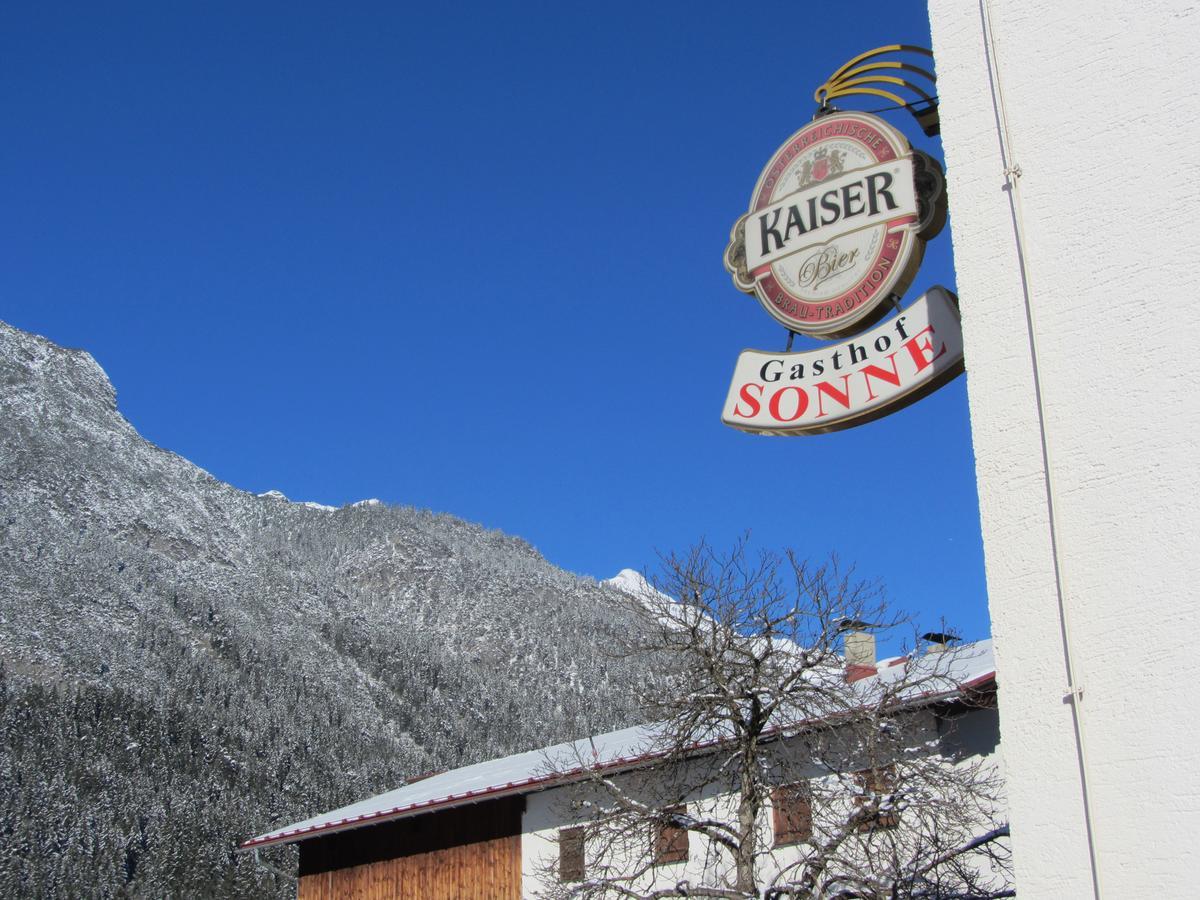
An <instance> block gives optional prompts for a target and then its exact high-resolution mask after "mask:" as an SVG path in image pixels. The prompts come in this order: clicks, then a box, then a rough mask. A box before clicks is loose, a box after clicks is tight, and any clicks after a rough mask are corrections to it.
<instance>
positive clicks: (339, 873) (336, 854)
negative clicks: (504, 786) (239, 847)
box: [297, 798, 523, 900]
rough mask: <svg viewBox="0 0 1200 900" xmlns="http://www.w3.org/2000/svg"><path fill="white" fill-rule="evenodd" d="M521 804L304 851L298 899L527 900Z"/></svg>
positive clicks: (441, 816)
mask: <svg viewBox="0 0 1200 900" xmlns="http://www.w3.org/2000/svg"><path fill="white" fill-rule="evenodd" d="M522 809H523V802H522V800H521V798H509V799H505V800H494V801H491V802H489V803H479V804H473V805H471V806H467V807H460V808H458V809H453V810H446V811H444V812H436V813H427V814H425V815H418V816H413V817H412V818H408V819H401V820H399V821H397V822H389V823H386V824H383V825H375V826H369V827H366V828H358V829H354V830H352V831H344V832H340V833H338V834H333V835H329V836H328V837H323V838H314V839H313V840H310V841H304V842H302V843H301V844H300V883H299V887H298V889H297V898H298V900H347V898H354V900H393V898H405V900H408V898H413V900H417V898H419V900H519V898H520V896H521V812H522Z"/></svg>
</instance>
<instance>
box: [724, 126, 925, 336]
mask: <svg viewBox="0 0 1200 900" xmlns="http://www.w3.org/2000/svg"><path fill="white" fill-rule="evenodd" d="M942 184H943V182H942V178H941V172H940V169H939V168H938V166H937V163H936V162H934V161H933V160H932V159H931V158H930V157H928V156H926V155H925V154H917V153H914V151H913V149H912V148H911V147H910V146H909V144H908V141H907V140H906V139H905V137H904V135H902V134H901V133H900V132H898V131H896V130H895V129H894V128H892V127H891V126H890V125H888V124H887V123H886V122H884V121H883V120H882V119H879V118H876V117H875V116H872V115H868V114H866V113H833V114H830V115H827V116H823V117H822V118H819V119H817V120H816V121H814V122H812V123H811V124H810V125H807V126H805V127H804V128H801V129H800V130H799V131H797V132H796V133H795V134H794V135H792V136H791V137H790V138H788V140H787V141H786V142H785V143H784V144H783V146H782V147H780V148H779V149H778V150H776V151H775V154H774V156H772V157H771V160H770V162H768V163H767V166H766V168H765V169H763V171H762V174H761V175H760V176H759V178H758V183H757V184H756V185H755V187H754V193H753V194H752V195H751V200H750V211H749V212H748V213H747V214H746V215H744V216H742V218H740V219H739V220H738V221H737V223H736V224H735V225H734V227H733V230H732V232H731V234H730V244H729V247H728V249H727V250H726V251H725V266H726V268H727V269H728V270H729V272H730V274H731V275H732V276H733V281H734V284H736V285H737V286H738V288H739V289H740V290H743V291H745V292H747V293H753V294H754V295H755V296H756V297H757V298H758V301H759V302H760V303H761V304H762V305H763V308H764V309H766V311H767V312H768V313H770V314H771V315H772V316H774V317H775V319H777V320H778V321H779V322H780V323H781V324H782V325H783V326H784V327H786V328H788V329H790V330H792V331H797V332H801V333H803V334H808V335H813V336H817V337H840V336H844V335H847V334H853V333H854V332H855V331H857V330H860V329H861V328H863V327H866V326H867V325H870V324H871V323H872V322H873V321H875V320H876V319H878V318H879V316H880V315H882V314H883V313H885V312H886V311H887V309H888V305H887V304H885V303H884V301H886V300H887V299H888V298H889V297H890V296H891V295H893V294H895V295H902V294H903V293H904V291H905V290H906V289H907V288H908V286H909V284H910V283H911V282H912V279H913V276H914V275H915V274H916V271H917V268H918V267H919V266H920V264H921V257H922V255H923V251H924V246H925V241H926V240H928V239H929V238H931V237H933V236H934V235H935V234H937V232H938V231H939V230H940V229H941V226H942V223H943V222H944V221H945V207H944V200H943V191H942Z"/></svg>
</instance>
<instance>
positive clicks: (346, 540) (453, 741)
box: [0, 323, 659, 897]
mask: <svg viewBox="0 0 1200 900" xmlns="http://www.w3.org/2000/svg"><path fill="white" fill-rule="evenodd" d="M0 422H2V423H3V426H2V427H0V577H2V578H3V583H4V585H5V590H4V592H3V593H2V594H0V778H3V779H4V783H5V784H6V786H9V787H8V789H6V790H5V791H3V792H0V835H3V837H0V896H81V895H83V896H99V897H106V896H145V897H161V896H178V895H189V896H199V895H203V896H212V895H220V896H244V897H273V896H289V895H290V892H291V891H293V890H294V887H293V886H292V885H290V884H288V883H287V882H286V881H285V880H283V879H279V878H277V877H276V876H275V875H273V874H272V873H271V872H270V871H269V870H268V869H265V868H261V867H256V866H255V865H254V864H253V861H252V860H250V859H249V858H246V857H241V856H238V857H234V856H233V855H232V854H231V852H230V851H231V848H232V846H233V844H234V842H235V841H236V840H238V839H241V838H244V837H245V836H246V835H248V834H251V833H256V832H258V831H261V830H262V829H263V828H266V827H270V826H272V825H273V824H276V823H281V822H286V821H295V820H297V819H300V818H304V817H305V816H307V815H311V814H312V813H313V812H315V811H318V810H321V809H329V808H332V807H334V806H338V805H341V804H343V803H346V802H349V801H352V800H354V799H358V798H361V797H365V796H369V795H371V794H374V793H378V792H380V791H383V790H387V789H390V788H393V787H395V786H396V785H398V784H400V783H402V782H403V780H404V779H405V778H406V777H408V776H411V775H412V774H414V773H416V772H424V771H429V770H431V769H438V768H452V767H455V766H459V765H463V764H465V763H469V762H472V761H476V760H481V759H487V758H491V757H495V756H500V755H505V754H508V753H512V752H517V751H520V750H525V749H529V748H531V747H538V746H545V745H547V744H550V743H553V742H555V741H558V740H563V739H568V738H574V737H579V736H582V735H584V734H587V733H590V732H592V731H596V730H606V729H611V728H614V727H619V726H622V725H626V724H630V723H632V722H634V721H636V720H637V718H638V712H637V708H638V697H639V696H641V695H643V694H644V693H645V691H646V690H648V689H649V688H650V687H651V686H652V684H653V683H654V680H655V679H656V678H658V677H659V676H658V675H656V674H655V673H654V672H653V671H651V670H650V668H649V665H648V664H645V663H637V662H634V661H631V660H627V659H620V658H613V657H610V656H607V655H606V654H605V652H604V648H605V647H607V646H612V645H613V644H614V643H616V642H618V641H619V640H620V639H621V638H622V637H623V636H624V635H626V634H628V633H630V632H631V630H635V629H636V628H637V627H638V625H637V620H636V618H635V617H634V616H633V615H632V613H631V612H630V610H629V609H628V605H627V600H626V599H625V597H624V594H622V593H621V592H619V591H617V590H614V589H613V587H611V586H608V585H604V584H600V583H597V582H595V581H593V580H591V579H585V578H579V577H577V576H575V575H572V574H570V573H567V572H564V571H562V570H561V569H557V568H555V567H554V566H552V565H550V564H549V563H548V562H546V560H545V559H543V558H542V556H541V555H540V554H539V553H538V552H537V551H536V550H535V549H534V548H533V547H532V546H530V545H529V544H528V543H527V542H526V541H523V540H521V539H519V538H516V537H512V536H510V535H506V534H503V533H501V532H498V531H494V530H489V529H486V528H483V527H481V526H479V525H475V524H472V523H469V522H465V521H463V520H461V519H457V518H455V517H453V516H448V515H440V514H434V513H430V512H427V511H424V510H418V509H412V508H409V507H400V506H388V505H385V504H382V503H380V501H378V500H365V501H360V502H358V503H355V504H351V505H347V506H343V507H340V508H337V509H335V510H331V509H327V508H324V505H323V504H315V503H312V502H311V501H310V502H308V503H305V502H301V503H293V502H291V501H287V499H286V498H285V497H283V495H282V494H279V493H278V492H266V496H255V495H253V494H249V493H246V492H244V491H241V490H238V489H236V488H234V487H232V486H230V485H228V484H224V483H223V482H221V481H219V480H217V479H216V478H214V477H213V476H212V475H210V474H209V473H207V472H205V471H204V470H202V469H200V468H199V467H197V466H195V465H193V464H192V463H190V462H188V461H187V460H185V459H183V458H182V457H180V456H178V455H176V454H174V453H171V452H169V451H167V450H163V449H162V448H159V447H156V446H154V445H153V444H151V443H149V442H148V441H146V440H145V439H143V438H142V437H141V436H140V435H138V434H137V432H136V430H135V429H134V428H133V427H132V426H131V425H130V424H129V423H128V422H127V421H126V420H125V419H124V418H123V417H122V416H121V415H120V413H119V412H118V409H117V403H116V392H115V391H114V389H113V387H112V385H111V383H110V382H109V380H108V378H107V377H106V376H105V374H104V372H103V370H102V369H101V368H100V366H99V365H98V364H97V363H96V361H95V360H94V359H93V358H92V357H91V356H90V355H89V354H87V353H86V352H83V351H78V350H67V349H64V348H62V347H58V346H56V345H54V344H53V343H51V342H50V341H47V340H45V339H44V338H41V337H38V336H35V335H31V334H28V333H25V332H22V331H19V330H18V329H15V328H12V327H10V326H7V325H4V324H2V323H0ZM275 863H276V864H277V865H279V866H282V867H283V868H285V869H286V868H287V867H288V861H287V860H286V859H278V860H275Z"/></svg>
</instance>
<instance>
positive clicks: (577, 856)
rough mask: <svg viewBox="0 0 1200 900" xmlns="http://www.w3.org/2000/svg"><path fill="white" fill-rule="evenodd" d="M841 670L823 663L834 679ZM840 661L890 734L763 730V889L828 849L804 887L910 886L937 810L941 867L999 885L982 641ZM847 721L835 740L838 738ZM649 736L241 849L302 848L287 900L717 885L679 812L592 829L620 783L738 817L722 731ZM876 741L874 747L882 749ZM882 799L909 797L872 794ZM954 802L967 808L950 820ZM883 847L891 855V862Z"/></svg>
mask: <svg viewBox="0 0 1200 900" xmlns="http://www.w3.org/2000/svg"><path fill="white" fill-rule="evenodd" d="M854 668H857V669H862V668H870V669H871V670H872V673H873V674H869V675H868V674H865V673H857V672H854V671H852V670H853V669H854ZM842 672H843V670H840V669H839V670H837V672H835V673H832V674H833V675H834V677H835V679H836V680H838V681H841V680H843V679H842ZM844 672H845V678H846V680H847V681H852V682H854V683H855V685H856V686H855V687H854V688H851V687H850V686H849V685H847V686H846V687H844V688H840V689H839V692H845V691H849V690H855V691H858V690H859V689H861V696H862V697H863V698H868V699H870V698H874V699H876V700H878V699H879V698H882V697H890V698H894V700H895V702H892V701H890V700H889V701H888V703H887V706H886V707H885V708H886V710H887V712H886V715H885V716H884V718H883V719H880V720H878V721H876V720H874V719H870V720H868V722H869V724H868V730H875V732H876V734H878V727H879V725H880V724H882V723H885V722H886V723H887V724H886V728H887V729H888V731H889V732H890V733H892V734H894V736H896V737H898V738H900V740H899V742H898V743H897V742H895V741H889V740H888V738H886V737H884V738H881V739H880V740H879V742H878V744H879V746H878V747H877V746H874V743H875V742H874V741H872V742H871V743H872V745H873V746H870V747H868V746H865V745H864V743H863V741H862V738H863V737H864V731H863V730H862V729H860V728H858V727H857V726H854V727H852V728H850V729H847V727H846V726H845V725H844V724H841V723H842V722H844V721H845V720H844V718H843V717H844V715H845V712H844V708H843V707H839V708H842V709H843V713H842V714H841V717H833V718H829V719H826V718H822V719H816V720H811V721H806V722H803V723H798V724H794V725H790V726H788V727H787V728H786V729H775V730H773V732H772V735H773V736H772V737H770V738H768V739H765V743H764V746H765V747H766V750H765V751H764V752H763V753H762V756H761V757H758V758H759V760H760V762H761V764H762V765H763V766H764V767H765V768H766V769H769V770H770V772H771V773H773V774H772V777H771V780H770V781H769V783H770V784H771V785H772V786H773V787H772V791H771V798H770V801H769V802H768V804H767V806H766V808H765V809H764V811H763V815H761V816H760V817H759V819H758V820H757V821H756V823H755V824H756V827H755V834H756V844H757V847H758V848H759V852H758V859H757V872H758V875H759V882H760V884H761V883H766V882H769V880H770V879H771V878H772V877H774V876H775V875H776V874H777V873H779V872H780V871H781V870H783V869H785V867H788V866H790V865H792V864H794V863H798V862H801V861H803V860H806V859H811V858H812V857H813V855H814V854H818V853H820V852H821V849H822V848H826V849H827V850H828V852H829V858H830V859H831V860H832V862H831V863H830V864H829V865H828V866H827V867H826V868H824V869H822V871H821V875H820V877H819V878H818V880H817V881H816V884H817V885H819V886H820V888H821V889H822V891H823V892H824V893H823V894H822V895H823V896H825V895H828V896H843V893H842V892H843V890H847V889H850V890H854V891H855V892H854V893H852V894H850V895H851V896H891V887H890V886H889V885H890V884H892V883H894V879H895V878H896V876H897V875H898V876H899V878H900V879H907V878H909V877H910V876H912V875H913V873H917V874H916V876H915V878H916V880H917V881H919V882H921V883H924V881H925V880H926V874H925V873H926V872H927V871H928V870H927V869H926V867H925V864H926V863H928V862H929V861H930V860H931V859H934V858H938V857H941V856H943V855H944V853H945V850H946V849H947V847H946V846H943V845H937V846H935V845H932V844H931V843H930V842H929V840H928V839H929V838H930V837H931V834H930V832H929V830H928V825H929V823H930V822H931V821H933V822H936V823H938V829H939V831H938V833H935V834H933V835H932V836H933V837H934V838H938V837H941V836H943V835H944V836H945V838H946V840H948V841H951V842H952V844H951V846H954V847H958V848H961V847H964V846H966V847H967V850H966V851H965V852H963V853H961V854H958V855H956V856H955V861H956V863H959V864H961V865H962V866H964V867H969V868H970V875H969V876H968V880H969V881H972V882H978V883H979V884H982V885H985V886H989V887H992V888H993V889H996V888H999V887H1004V886H1006V885H1007V884H1008V883H1009V882H1008V875H1007V871H1006V867H1005V866H1004V865H1003V864H1000V865H997V866H993V864H992V860H991V859H990V858H989V856H988V851H989V850H991V849H993V847H994V846H995V845H993V844H990V843H981V846H982V847H983V849H981V850H976V849H975V848H974V847H973V846H970V845H973V844H974V843H975V842H976V839H977V838H979V837H980V836H981V835H986V834H988V833H989V832H993V831H994V832H996V834H997V835H998V836H999V837H998V840H1000V841H1001V844H1000V845H999V846H1003V841H1004V838H1003V831H1004V829H1003V823H1004V821H1005V820H1004V815H1005V810H1004V803H1003V797H1002V795H1001V794H1000V793H998V792H996V791H995V790H982V791H981V790H979V788H980V787H981V786H989V787H990V788H994V787H995V786H996V785H998V784H999V783H1001V782H1002V781H1003V771H1002V767H1001V763H1000V759H999V727H998V720H997V709H996V702H995V701H996V697H997V689H996V688H997V686H996V680H995V667H994V662H993V659H992V654H991V649H990V643H989V642H986V641H984V642H980V643H978V644H974V645H970V646H968V647H966V648H963V649H962V650H960V651H948V652H945V653H935V654H927V655H924V656H914V657H908V658H901V659H896V660H891V661H886V662H881V663H879V664H878V667H876V666H875V665H871V666H866V667H864V666H858V667H851V668H847V669H845V670H844ZM860 675H861V676H862V677H861V680H860ZM891 688H898V690H896V691H895V692H894V693H892V692H889V690H890V689H891ZM855 696H859V695H858V694H856V695H855ZM844 732H845V734H844V737H845V738H846V740H844V741H842V740H839V738H838V735H839V734H842V733H844ZM814 735H819V737H814ZM659 738H660V735H659V733H658V730H657V728H656V727H653V726H651V727H636V728H629V729H624V730H622V731H617V732H612V733H608V734H603V735H597V736H594V737H592V738H588V739H585V740H581V741H576V742H573V743H567V744H561V745H557V746H554V747H547V748H544V749H542V750H535V751H531V752H528V753H522V754H518V755H515V756H510V757H505V758H503V759H496V760H491V761H487V762H483V763H479V764H476V765H472V766H467V767H465V768H461V769H456V770H453V771H449V772H443V773H437V774H434V775H431V776H428V777H425V778H417V779H414V780H413V781H412V782H410V783H409V784H406V785H404V786H402V787H399V788H397V789H396V790H393V791H389V792H387V793H385V794H381V795H379V796H376V797H372V798H369V799H366V800H363V801H360V802H358V803H355V804H352V805H351V806H348V807H343V808H341V809H336V810H333V811H330V812H327V813H322V814H320V815H317V816H314V817H312V818H311V819H307V820H305V821H302V822H298V823H295V824H293V825H289V826H287V827H284V828H279V829H276V830H273V831H270V832H267V833H265V834H262V835H259V836H258V837H255V838H252V839H251V840H249V841H246V842H245V843H243V844H242V850H243V851H253V852H255V853H258V852H259V851H262V850H264V849H266V848H269V847H272V846H279V845H285V844H297V845H299V851H300V854H299V855H300V860H299V873H298V874H299V878H298V890H297V896H298V897H299V898H300V900H317V898H320V900H327V898H328V900H332V898H340V897H393V896H394V897H409V896H413V897H417V896H419V897H422V898H426V900H438V898H447V900H451V898H453V900H471V898H480V900H485V898H486V900H501V898H506V900H516V898H536V897H541V898H558V897H566V896H572V895H574V894H575V893H576V892H578V891H579V890H580V889H583V888H587V887H588V885H587V884H586V882H595V881H597V880H599V879H603V878H604V877H606V876H608V877H613V876H616V877H618V878H623V877H625V876H628V875H632V876H635V877H634V880H632V881H630V882H628V883H626V887H628V888H629V889H630V891H631V892H632V893H629V894H621V893H620V892H619V891H607V892H600V891H598V892H596V894H597V895H602V896H645V895H648V894H650V893H651V892H653V891H655V890H670V889H673V888H674V889H676V890H677V889H678V886H679V885H681V884H686V885H690V887H691V888H694V887H698V886H711V887H730V886H732V870H733V868H734V865H733V861H732V857H731V855H730V854H729V852H728V850H727V849H726V848H725V847H723V846H721V845H720V843H719V842H717V841H714V840H712V839H711V837H709V836H708V835H707V834H705V833H703V831H701V830H698V829H697V830H688V829H689V828H690V825H691V823H688V826H687V827H679V826H677V825H668V824H666V823H662V822H658V821H656V820H655V819H653V818H648V819H643V818H638V819H635V821H634V822H633V827H631V828H626V829H625V830H623V831H621V832H620V834H621V837H620V839H619V840H617V841H610V840H609V837H608V835H607V834H606V833H605V832H604V831H603V830H596V829H594V828H593V827H592V826H594V825H595V824H596V822H597V820H598V819H601V820H602V819H603V815H602V812H603V810H602V807H604V806H605V805H606V804H608V803H611V801H612V798H613V797H614V796H616V795H617V794H620V795H621V796H623V797H625V798H632V799H633V800H634V801H635V802H637V803H638V804H639V805H641V806H644V807H645V808H646V809H648V810H651V811H653V812H657V811H660V810H662V811H666V812H668V813H670V814H681V815H683V816H690V817H693V818H695V819H717V820H720V821H722V822H727V823H736V821H737V815H736V803H737V796H736V794H735V793H734V792H732V791H731V789H730V783H729V777H728V774H725V775H722V774H720V773H721V772H726V773H727V770H726V769H724V768H723V763H722V762H721V760H723V759H725V758H726V754H725V753H724V752H723V751H724V749H726V748H727V747H728V746H729V741H728V740H727V739H721V738H719V737H714V738H713V740H711V741H709V742H707V743H705V744H700V745H695V746H694V747H689V750H688V752H687V753H686V754H684V755H682V756H680V757H678V758H676V757H674V756H673V755H672V756H664V751H663V749H662V745H661V743H660V740H659ZM880 747H884V748H888V749H886V750H884V751H883V753H882V755H881V754H880V752H879V750H880ZM814 748H820V749H819V750H818V751H817V752H814ZM714 773H716V777H714ZM597 778H602V779H604V781H606V782H607V783H608V784H609V785H611V786H612V789H613V790H612V791H610V789H609V787H605V786H601V785H600V784H599V783H598V781H597V780H596V779H597ZM872 795H875V796H872ZM879 795H887V796H892V795H894V796H895V797H897V798H899V797H904V798H910V799H906V800H903V801H897V802H896V803H895V804H894V805H893V804H892V801H890V800H889V801H887V804H886V805H879V804H878V801H877V799H876V798H877V797H878V796H879ZM910 800H911V802H910ZM868 804H869V805H868ZM985 806H986V807H989V808H988V809H986V810H984V809H983V807H985ZM968 807H969V808H970V815H968V816H966V817H965V819H964V817H961V816H959V815H958V812H959V810H960V809H967V808H968ZM947 808H950V809H951V810H952V811H951V812H950V814H949V815H947V813H946V809H947ZM979 812H983V813H984V814H983V815H981V816H976V815H975V814H976V813H979ZM997 825H999V826H1001V827H1000V828H999V829H997V828H996V826H997ZM846 826H849V827H846ZM959 826H965V831H964V830H963V829H962V828H961V827H959ZM942 827H944V828H945V831H944V832H940V828H942ZM839 828H845V830H844V831H843V832H842V834H841V837H839V841H840V842H841V843H838V844H830V843H829V842H828V840H827V836H828V835H829V834H831V833H833V832H837V830H838V829H839ZM585 832H586V833H585ZM573 838H574V839H576V840H573ZM914 846H915V847H916V848H917V849H916V850H915V851H914V850H913V847H914ZM872 853H878V854H880V857H879V858H878V859H876V861H875V865H872V864H871V863H870V862H869V861H868V860H867V859H866V857H867V856H869V855H870V854H872ZM897 855H899V856H900V857H901V862H900V863H899V864H897V863H895V862H894V861H892V858H893V857H896V856H897ZM885 857H886V859H885ZM785 874H787V875H788V878H789V880H797V879H798V876H797V874H796V872H794V871H791V872H788V873H785ZM948 877H949V876H948ZM851 879H870V880H871V881H872V883H871V885H870V887H869V888H868V889H865V890H864V889H862V886H861V885H860V884H857V883H856V884H853V885H851V886H849V887H847V885H848V884H849V881H850V880H851ZM889 879H893V881H890V880H889ZM875 880H878V881H879V884H875V883H874V881H875ZM959 880H960V879H958V878H957V877H955V881H956V883H957V882H958V881H959ZM884 882H887V883H886V884H885V883H884ZM689 890H690V888H689ZM902 892H903V891H902ZM680 895H681V896H683V895H686V893H684V894H680ZM958 895H959V894H958V893H956V894H955V896H958ZM972 896H974V894H972Z"/></svg>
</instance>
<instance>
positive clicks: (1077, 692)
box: [1063, 687, 1083, 703]
mask: <svg viewBox="0 0 1200 900" xmlns="http://www.w3.org/2000/svg"><path fill="white" fill-rule="evenodd" d="M1068 700H1070V701H1073V702H1075V703H1082V702H1083V688H1082V687H1068V688H1067V690H1066V693H1064V694H1063V703H1066V702H1067V701H1068Z"/></svg>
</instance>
